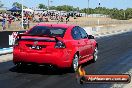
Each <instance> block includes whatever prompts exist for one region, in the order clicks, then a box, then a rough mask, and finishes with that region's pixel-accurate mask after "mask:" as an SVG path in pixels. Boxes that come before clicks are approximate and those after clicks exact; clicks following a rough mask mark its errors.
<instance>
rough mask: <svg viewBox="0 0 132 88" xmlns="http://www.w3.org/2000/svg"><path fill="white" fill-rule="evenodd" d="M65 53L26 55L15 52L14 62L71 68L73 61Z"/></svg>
mask: <svg viewBox="0 0 132 88" xmlns="http://www.w3.org/2000/svg"><path fill="white" fill-rule="evenodd" d="M69 57H70V56H68V54H65V53H64V52H55V53H44V54H42V53H41V54H40V53H26V52H18V51H17V52H13V62H14V63H15V64H16V63H21V62H22V63H36V64H40V65H43V64H49V65H54V66H57V67H61V68H65V67H70V66H71V63H72V59H70V58H69Z"/></svg>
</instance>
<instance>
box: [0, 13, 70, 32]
mask: <svg viewBox="0 0 132 88" xmlns="http://www.w3.org/2000/svg"><path fill="white" fill-rule="evenodd" d="M21 19H22V15H21V12H13V13H0V22H1V26H2V30H6V29H7V28H8V29H10V28H11V26H12V23H13V22H16V21H18V22H19V24H20V26H22V21H21ZM49 20H56V21H57V22H64V20H65V21H66V23H67V22H68V21H69V16H68V15H67V16H61V15H59V14H58V13H51V12H47V13H37V14H35V13H31V12H24V14H23V27H24V29H27V28H29V27H30V23H31V22H49ZM6 25H8V26H6Z"/></svg>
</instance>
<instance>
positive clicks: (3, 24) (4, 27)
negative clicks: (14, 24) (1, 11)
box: [2, 18, 6, 30]
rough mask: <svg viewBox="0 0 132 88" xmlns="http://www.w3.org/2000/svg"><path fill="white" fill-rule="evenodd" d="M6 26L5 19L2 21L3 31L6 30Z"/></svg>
mask: <svg viewBox="0 0 132 88" xmlns="http://www.w3.org/2000/svg"><path fill="white" fill-rule="evenodd" d="M5 24H6V20H5V18H3V19H2V30H5V29H6V26H5Z"/></svg>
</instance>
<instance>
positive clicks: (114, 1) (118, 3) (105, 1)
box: [1, 0, 132, 9]
mask: <svg viewBox="0 0 132 88" xmlns="http://www.w3.org/2000/svg"><path fill="white" fill-rule="evenodd" d="M23 1H24V5H25V6H28V7H30V8H31V7H36V6H37V5H38V4H39V3H43V4H45V5H47V2H48V0H23ZM52 1H53V2H52V3H50V4H51V5H55V6H57V5H66V4H67V5H73V6H75V7H80V8H87V7H88V0H52ZM1 2H2V3H3V4H4V7H9V8H11V7H12V3H13V2H19V3H21V0H1ZM100 2H101V6H102V7H107V8H119V9H126V8H132V0H100ZM98 3H99V0H89V7H90V8H95V7H98Z"/></svg>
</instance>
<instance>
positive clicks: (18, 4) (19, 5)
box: [12, 2, 27, 9]
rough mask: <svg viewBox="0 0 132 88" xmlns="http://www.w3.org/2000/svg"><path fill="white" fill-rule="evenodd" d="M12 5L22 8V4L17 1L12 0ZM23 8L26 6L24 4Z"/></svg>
mask: <svg viewBox="0 0 132 88" xmlns="http://www.w3.org/2000/svg"><path fill="white" fill-rule="evenodd" d="M12 6H13V7H14V6H16V7H18V8H21V9H22V4H20V3H18V2H14V3H13V4H12ZM23 8H24V9H25V8H27V7H26V6H23Z"/></svg>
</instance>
